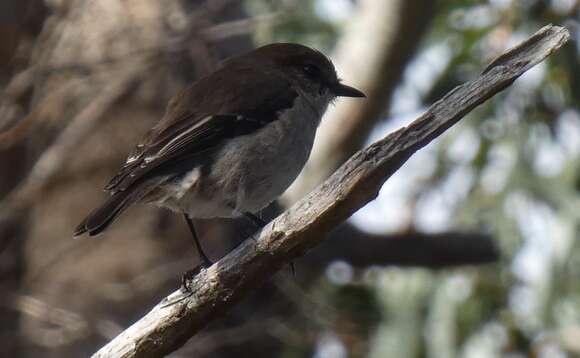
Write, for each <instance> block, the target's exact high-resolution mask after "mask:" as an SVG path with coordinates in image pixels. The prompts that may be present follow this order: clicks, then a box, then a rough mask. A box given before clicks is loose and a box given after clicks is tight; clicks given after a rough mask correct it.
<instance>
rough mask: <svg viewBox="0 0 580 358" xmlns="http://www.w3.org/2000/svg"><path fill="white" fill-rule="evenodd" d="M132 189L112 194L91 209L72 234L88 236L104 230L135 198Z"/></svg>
mask: <svg viewBox="0 0 580 358" xmlns="http://www.w3.org/2000/svg"><path fill="white" fill-rule="evenodd" d="M134 199H135V194H134V191H133V190H126V191H120V192H117V193H115V194H113V195H112V196H111V197H110V198H109V199H108V200H107V201H106V202H105V203H104V204H103V205H101V206H100V207H98V208H97V209H95V210H93V212H91V213H90V214H89V215H88V216H87V217H86V218H85V219H84V220H83V221H82V222H81V223H80V224H79V225H78V226H77V228H76V229H75V231H74V236H80V235H82V234H84V233H88V234H89V236H94V235H97V234H99V233H100V232H101V231H103V230H105V229H106V228H107V227H108V226H109V225H110V224H111V223H112V222H113V221H114V220H115V219H116V218H117V217H118V216H119V215H121V213H122V212H123V211H125V209H127V208H128V207H129V206H130V205H131V204H132V203H133V202H134V201H135V200H134Z"/></svg>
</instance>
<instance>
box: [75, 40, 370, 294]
mask: <svg viewBox="0 0 580 358" xmlns="http://www.w3.org/2000/svg"><path fill="white" fill-rule="evenodd" d="M338 97H365V94H364V93H363V92H361V91H360V90H358V89H356V88H354V87H351V86H348V85H346V84H344V83H342V80H341V79H340V78H339V77H338V76H337V71H336V69H335V67H334V65H333V63H332V61H331V60H330V59H329V58H328V57H326V56H325V55H324V54H323V53H322V52H320V51H318V50H316V49H313V48H310V47H307V46H304V45H301V44H294V43H273V44H269V45H265V46H261V47H258V48H256V49H254V50H251V51H249V52H247V53H244V54H241V55H238V56H234V57H231V58H229V59H226V60H225V61H223V62H222V63H221V64H220V65H219V66H218V67H217V69H216V70H215V71H214V72H212V73H210V74H208V75H206V76H204V77H202V78H200V79H198V80H197V81H195V82H193V83H192V84H190V85H189V86H187V87H185V88H184V89H183V90H182V91H181V92H179V93H178V94H177V95H176V96H174V97H173V98H172V99H171V100H170V101H169V103H168V105H167V108H166V110H165V114H164V115H163V117H162V118H161V120H160V121H159V122H158V123H157V124H156V125H155V126H154V127H153V128H152V129H151V130H150V131H149V132H147V133H146V134H145V136H144V137H143V139H142V140H141V141H140V142H139V144H138V145H137V146H136V148H135V149H134V150H133V152H132V153H130V154H129V156H128V157H127V159H126V161H125V163H124V164H123V165H122V167H121V168H120V170H119V171H118V173H117V174H116V175H115V176H114V177H113V178H112V179H111V180H110V181H109V183H108V184H107V185H106V186H105V188H104V190H105V191H107V192H108V193H109V194H110V196H109V197H108V199H107V200H106V201H105V202H104V203H103V204H102V205H101V206H99V207H97V208H96V209H95V210H93V211H92V212H91V213H90V214H89V215H88V216H87V217H86V218H85V219H84V220H82V222H81V223H80V224H79V225H78V226H77V227H76V229H75V231H74V236H75V237H78V236H80V235H83V234H88V235H89V236H95V235H97V234H100V233H101V232H103V231H104V230H105V229H107V228H108V227H109V225H110V224H111V223H112V222H114V221H115V220H116V219H117V218H118V217H119V215H121V213H123V212H124V211H125V210H126V209H127V208H129V207H130V206H131V205H133V204H135V203H146V204H153V205H156V206H158V207H163V208H168V209H170V210H172V211H174V212H176V213H178V214H181V215H183V216H184V218H185V221H186V223H187V226H188V228H189V231H190V233H191V236H192V238H193V240H194V243H195V246H196V249H197V251H198V254H199V257H200V259H201V264H200V265H199V267H202V268H203V267H207V266H209V265H210V264H211V260H210V259H209V258H208V257H207V255H206V254H205V253H204V251H203V249H202V246H201V243H200V241H199V238H198V235H197V232H196V230H195V227H194V223H193V221H192V219H207V218H236V217H245V218H247V219H248V220H250V221H251V222H252V223H253V224H254V225H256V226H259V227H263V226H264V225H266V222H264V221H263V220H262V219H261V218H260V217H258V216H257V214H258V213H259V212H260V211H261V210H262V209H263V208H265V207H266V206H268V205H269V204H271V203H272V202H273V201H274V200H275V199H277V198H278V197H279V196H280V195H281V194H282V193H283V192H284V191H285V190H286V189H287V188H288V187H289V186H290V184H291V183H292V182H293V181H294V180H295V179H296V177H297V176H298V175H299V173H300V172H301V170H302V169H303V167H304V165H305V164H306V161H307V160H308V157H309V155H310V152H311V150H312V147H313V144H314V139H315V135H316V130H317V128H318V126H319V124H320V121H321V118H322V116H323V114H324V113H325V111H326V109H327V108H328V106H329V105H330V104H331V103H333V102H334V101H335V100H336V99H337V98H338ZM199 267H198V268H196V269H194V270H190V271H188V272H187V273H186V274H184V277H183V278H182V280H187V279H188V278H189V279H190V278H191V277H192V276H193V275H195V273H196V272H199ZM183 282H184V281H182V283H183Z"/></svg>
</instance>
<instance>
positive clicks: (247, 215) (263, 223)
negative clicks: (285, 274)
mask: <svg viewBox="0 0 580 358" xmlns="http://www.w3.org/2000/svg"><path fill="white" fill-rule="evenodd" d="M242 214H243V215H244V217H245V218H246V219H248V220H250V221H251V222H252V223H253V224H254V225H255V226H256V227H258V228H259V229H262V228H263V227H264V226H266V224H268V222H266V221H264V220H263V219H261V218H259V217H257V216H256V215H254V214H252V213H249V212H244V213H242ZM290 270H291V271H292V276H294V277H296V267H295V266H294V261H290Z"/></svg>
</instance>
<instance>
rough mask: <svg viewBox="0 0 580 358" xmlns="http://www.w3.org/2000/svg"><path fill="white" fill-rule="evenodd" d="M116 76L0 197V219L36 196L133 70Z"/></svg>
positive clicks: (127, 84)
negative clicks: (21, 178)
mask: <svg viewBox="0 0 580 358" xmlns="http://www.w3.org/2000/svg"><path fill="white" fill-rule="evenodd" d="M128 72H129V71H128ZM119 77H120V78H119V79H117V80H112V83H111V86H110V88H109V89H108V90H106V91H103V92H102V93H101V94H99V95H97V96H96V97H95V98H94V99H92V100H91V101H90V102H89V103H88V104H87V105H86V106H85V108H84V109H83V110H81V111H80V112H79V113H78V114H77V115H76V116H75V117H74V118H73V119H72V120H71V122H70V124H69V125H68V126H67V127H66V128H65V129H64V130H63V132H62V133H61V134H60V135H59V136H58V137H57V139H56V140H55V141H54V143H53V144H52V145H51V146H50V147H49V148H47V149H46V150H45V151H44V152H43V153H42V155H41V156H40V158H39V159H38V160H37V161H36V163H35V164H34V166H33V167H32V169H31V170H30V173H29V174H28V176H27V177H26V180H25V181H23V182H22V184H20V185H19V186H18V187H17V188H15V189H14V190H13V191H12V192H11V193H10V194H8V195H7V197H6V198H5V199H4V200H3V201H2V206H0V220H2V219H5V218H6V217H7V216H9V215H10V213H11V212H13V211H14V210H17V209H22V208H24V207H27V206H28V205H30V204H31V203H32V202H33V201H34V200H35V199H36V197H37V195H38V193H40V191H41V190H42V189H43V188H44V185H46V184H47V182H48V181H49V180H50V179H51V178H52V177H53V176H54V175H55V174H56V173H58V171H59V170H60V169H61V167H62V165H63V164H64V163H65V162H66V160H67V159H68V158H69V157H70V156H71V155H73V154H74V153H75V152H76V151H75V148H76V147H77V145H78V143H80V142H81V141H82V140H84V139H85V138H86V137H87V135H89V134H90V132H91V130H92V129H93V128H94V127H95V126H96V125H97V123H98V122H99V120H100V119H101V117H102V116H103V114H105V113H106V111H107V110H109V109H110V107H111V105H112V104H113V103H114V102H115V101H116V100H118V99H119V97H121V96H122V95H123V94H124V93H125V92H126V91H127V89H128V88H129V87H130V83H131V82H132V81H133V80H134V74H133V73H131V74H130V75H125V76H119Z"/></svg>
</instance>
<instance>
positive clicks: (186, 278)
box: [181, 260, 212, 293]
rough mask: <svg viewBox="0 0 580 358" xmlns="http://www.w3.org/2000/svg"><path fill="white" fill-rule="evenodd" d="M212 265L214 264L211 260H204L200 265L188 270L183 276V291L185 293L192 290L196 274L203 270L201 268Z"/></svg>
mask: <svg viewBox="0 0 580 358" xmlns="http://www.w3.org/2000/svg"><path fill="white" fill-rule="evenodd" d="M211 265H212V262H211V261H209V260H204V261H203V262H202V263H200V264H199V265H197V266H196V267H194V268H193V269H191V270H188V271H186V272H185V273H184V274H183V275H182V276H181V291H182V292H184V293H190V292H192V290H191V283H192V282H193V279H194V278H195V276H197V275H198V274H199V273H200V272H201V270H204V269H206V268H208V267H210V266H211Z"/></svg>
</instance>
